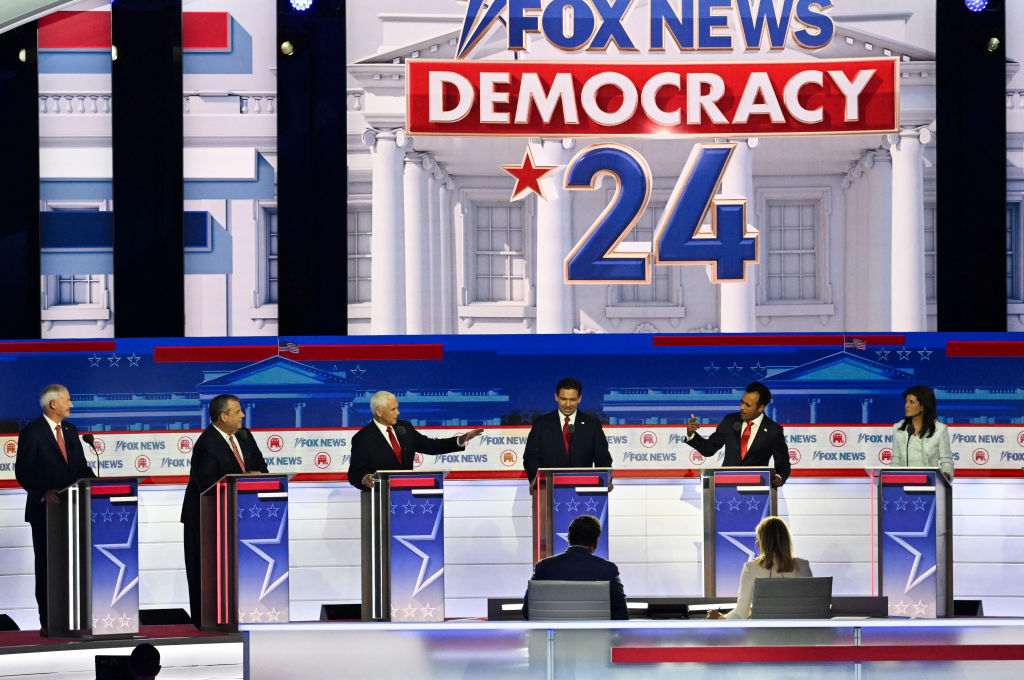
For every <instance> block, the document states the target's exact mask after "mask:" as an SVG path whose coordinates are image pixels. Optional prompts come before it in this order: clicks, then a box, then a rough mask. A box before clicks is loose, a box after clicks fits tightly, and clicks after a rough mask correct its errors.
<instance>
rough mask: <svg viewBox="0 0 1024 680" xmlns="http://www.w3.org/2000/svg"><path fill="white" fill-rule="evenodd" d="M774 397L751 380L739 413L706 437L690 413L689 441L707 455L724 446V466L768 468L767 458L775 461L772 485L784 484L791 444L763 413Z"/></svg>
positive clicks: (729, 417) (687, 432)
mask: <svg viewBox="0 0 1024 680" xmlns="http://www.w3.org/2000/svg"><path fill="white" fill-rule="evenodd" d="M771 400H772V393H771V390H769V389H768V388H767V387H765V386H764V385H762V384H761V383H759V382H752V383H750V384H749V385H747V388H746V390H745V391H744V394H743V398H742V400H740V410H739V412H738V413H730V414H729V415H727V416H726V417H725V418H723V419H722V422H721V423H719V425H718V429H716V430H715V431H714V432H713V433H712V434H711V436H710V437H708V438H707V439H705V438H704V437H701V436H700V435H699V434H697V429H698V428H699V427H700V425H699V424H698V423H697V417H696V416H694V415H693V414H690V421H689V422H688V423H687V424H686V443H687V444H689V445H690V446H692V447H693V448H695V449H697V451H698V452H699V453H700V455H702V456H705V457H709V456H713V455H715V454H716V453H718V450H719V449H720V448H722V447H723V446H725V458H723V459H722V465H723V466H725V467H731V466H734V465H736V466H739V465H746V466H752V467H767V466H768V461H769V460H773V461H774V462H775V478H774V479H773V480H772V486H782V485H783V484H785V483H786V480H787V479H788V478H789V470H790V466H789V447H788V446H787V445H786V437H785V436H784V435H783V431H782V426H781V425H779V424H778V423H776V422H775V421H774V420H772V419H771V418H769V417H768V416H766V415H765V414H764V407H765V406H767V405H768V402H770V401H771Z"/></svg>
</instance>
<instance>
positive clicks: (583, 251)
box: [565, 144, 758, 284]
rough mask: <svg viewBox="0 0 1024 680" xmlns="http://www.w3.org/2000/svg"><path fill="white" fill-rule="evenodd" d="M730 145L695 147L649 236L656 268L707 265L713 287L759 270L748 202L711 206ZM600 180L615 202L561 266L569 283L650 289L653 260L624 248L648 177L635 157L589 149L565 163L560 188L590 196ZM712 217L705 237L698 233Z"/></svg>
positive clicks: (618, 148)
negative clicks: (754, 267)
mask: <svg viewBox="0 0 1024 680" xmlns="http://www.w3.org/2000/svg"><path fill="white" fill-rule="evenodd" d="M735 148H736V145H735V144H698V145H696V146H695V147H694V149H693V151H692V152H691V153H690V157H689V159H688V160H687V161H686V165H685V166H684V167H683V171H682V172H681V173H680V175H679V179H678V180H677V181H676V186H675V188H674V189H673V190H672V195H671V197H670V198H669V201H668V204H667V205H666V206H665V210H664V212H663V213H662V215H661V219H660V220H659V222H658V226H657V228H656V229H655V233H654V262H655V263H656V264H673V265H680V264H705V265H710V266H711V279H712V281H713V282H715V283H721V282H728V281H743V280H745V279H746V265H747V263H756V262H757V252H758V251H757V236H758V234H757V231H756V230H754V229H752V228H749V227H748V226H747V201H746V199H745V198H739V199H723V198H718V199H716V198H715V191H716V189H717V188H718V186H719V185H720V184H721V182H722V177H723V176H724V175H725V169H726V167H727V166H728V164H729V159H730V158H731V157H732V153H733V150H734V149H735ZM603 175H610V176H611V177H613V178H614V180H615V182H616V190H615V196H614V197H613V198H612V200H611V202H610V203H609V204H608V206H607V207H606V208H605V209H604V211H603V212H602V213H601V215H600V216H599V217H598V218H597V220H596V221H595V222H594V223H593V224H592V225H591V226H590V228H589V229H588V230H587V232H586V233H585V234H584V235H583V238H581V239H580V240H579V242H578V243H577V244H576V247H575V248H573V249H572V251H571V252H570V253H569V254H568V255H567V256H566V258H565V281H566V283H602V284H606V283H649V282H650V280H651V253H650V252H637V251H636V250H635V249H634V250H630V249H629V247H628V244H623V243H622V240H623V239H624V238H625V237H626V236H627V235H628V234H629V232H630V231H631V230H632V229H633V227H634V226H635V225H636V223H637V220H639V219H640V216H641V215H643V213H644V211H645V210H646V209H647V203H648V202H649V200H650V196H651V170H650V167H649V166H648V165H647V162H646V161H645V160H644V159H643V157H642V156H640V155H639V154H638V153H637V152H636V151H634V150H633V149H630V148H628V147H625V146H622V145H619V144H596V145H594V146H590V147H587V148H586V149H584V150H582V151H581V152H580V153H578V154H576V156H575V157H574V158H573V159H572V160H571V161H570V162H569V165H568V167H567V169H566V173H565V187H566V189H570V190H583V189H590V190H593V189H595V188H596V187H597V182H598V180H599V179H600V178H601V177H602V176H603ZM709 211H711V229H710V231H701V225H702V224H703V223H704V219H705V217H706V216H707V214H708V212H709Z"/></svg>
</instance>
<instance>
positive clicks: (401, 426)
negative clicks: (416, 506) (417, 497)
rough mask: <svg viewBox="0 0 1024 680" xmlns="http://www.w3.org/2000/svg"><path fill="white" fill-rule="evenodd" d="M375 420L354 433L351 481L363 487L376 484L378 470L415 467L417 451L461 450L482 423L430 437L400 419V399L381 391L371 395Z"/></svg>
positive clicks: (370, 486) (480, 428) (362, 488)
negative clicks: (462, 431)
mask: <svg viewBox="0 0 1024 680" xmlns="http://www.w3.org/2000/svg"><path fill="white" fill-rule="evenodd" d="M370 410H371V411H372V412H373V420H371V421H370V422H369V424H367V425H366V426H365V427H364V428H363V429H361V430H359V432H357V433H356V435H355V436H354V437H352V459H351V462H350V463H349V466H348V481H349V483H350V484H352V486H354V487H356V488H357V489H359V490H360V491H368V490H369V489H372V488H373V473H375V472H376V471H377V470H412V464H413V460H414V459H415V457H416V454H417V453H427V454H430V455H432V456H438V455H441V454H442V453H451V452H453V451H461V450H462V449H464V448H465V447H466V442H468V441H469V440H470V439H472V438H473V437H476V436H477V435H479V434H480V433H481V432H483V431H484V429H483V428H482V427H478V428H476V429H475V430H470V431H469V432H467V433H465V434H463V435H459V436H458V437H448V438H446V439H431V438H430V437H427V436H425V435H422V434H420V433H419V432H417V431H416V428H414V427H413V426H412V423H410V422H409V421H408V420H399V419H398V415H399V411H398V399H396V398H395V395H393V394H391V393H390V392H384V391H380V392H377V393H376V394H374V395H373V396H372V397H370Z"/></svg>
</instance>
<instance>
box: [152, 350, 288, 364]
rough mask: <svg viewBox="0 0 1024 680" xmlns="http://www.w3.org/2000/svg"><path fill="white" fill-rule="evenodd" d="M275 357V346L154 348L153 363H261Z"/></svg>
mask: <svg viewBox="0 0 1024 680" xmlns="http://www.w3.org/2000/svg"><path fill="white" fill-rule="evenodd" d="M275 355H277V345H272V346H271V345H264V346H255V347H254V346H251V345H223V346H219V347H154V348H153V361H154V362H155V363H158V364H160V363H184V362H197V363H198V362H204V361H245V362H252V361H261V360H262V359H268V358H270V357H272V356H275Z"/></svg>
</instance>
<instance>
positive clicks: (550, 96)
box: [407, 0, 899, 137]
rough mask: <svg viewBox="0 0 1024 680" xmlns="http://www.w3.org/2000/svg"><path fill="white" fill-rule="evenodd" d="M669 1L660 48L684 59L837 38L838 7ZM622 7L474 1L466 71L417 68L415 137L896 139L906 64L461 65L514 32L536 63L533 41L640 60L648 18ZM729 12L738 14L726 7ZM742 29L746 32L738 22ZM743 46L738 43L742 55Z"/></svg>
mask: <svg viewBox="0 0 1024 680" xmlns="http://www.w3.org/2000/svg"><path fill="white" fill-rule="evenodd" d="M673 4H675V3H669V2H667V0H662V1H661V2H658V1H657V0H653V1H652V2H651V3H650V4H649V5H648V7H647V8H646V9H647V10H648V12H649V16H648V17H647V18H648V25H649V29H650V33H649V42H648V45H647V51H648V52H658V51H663V50H664V49H665V44H666V42H667V40H669V39H671V40H672V41H673V42H674V43H675V44H676V45H677V46H678V47H679V48H680V50H683V51H687V50H691V51H693V50H731V49H733V48H734V44H733V37H732V36H731V35H725V34H724V33H723V31H732V30H733V29H734V28H738V31H737V33H738V36H739V37H740V39H741V41H742V43H743V45H742V47H743V48H744V49H745V50H758V49H761V48H762V47H763V46H764V45H765V43H767V45H768V46H769V47H770V49H771V50H781V49H783V48H784V47H786V46H787V44H790V45H792V46H795V47H798V48H800V49H806V50H814V49H819V48H821V47H824V46H825V45H827V44H829V42H831V40H832V38H833V36H834V25H833V23H832V20H831V18H829V17H828V15H827V14H825V10H827V9H828V8H830V7H831V6H832V3H830V2H806V1H802V0H801V1H798V2H794V0H786V1H785V2H783V3H782V5H781V7H779V8H776V6H775V3H774V2H772V0H760V2H755V3H754V4H755V5H756V9H752V8H751V6H750V2H749V1H748V0H741V1H740V2H738V3H736V11H735V12H733V11H732V6H733V3H732V2H729V1H728V0H700V1H698V2H686V1H685V0H684V2H683V3H682V6H681V9H680V12H679V13H678V14H677V13H676V10H675V9H674V8H673V6H672V5H673ZM632 5H633V3H631V2H626V1H623V0H620V2H617V3H615V4H614V6H613V5H612V4H611V3H608V2H604V1H602V0H590V2H586V1H584V0H554V1H552V2H547V3H541V2H540V0H519V1H515V0H511V1H502V0H497V1H493V2H491V3H490V4H489V5H485V4H484V3H483V2H482V0H471V1H470V2H469V3H468V6H467V10H466V17H465V20H464V22H463V27H462V35H461V37H460V39H459V46H458V59H457V60H455V61H426V60H410V61H409V62H408V63H407V68H408V81H407V82H408V97H407V101H408V129H409V131H410V132H411V133H413V134H423V135H459V136H467V135H493V136H510V135H519V136H538V135H546V136H562V137H587V136H606V137H625V136H649V135H666V134H667V135H687V136H703V137H715V136H748V135H756V136H763V135H794V134H830V133H866V132H895V131H897V130H898V127H899V121H898V117H899V115H898V111H899V84H898V83H899V78H898V76H897V65H898V62H897V60H896V59H894V58H883V59H849V60H847V59H842V60H813V61H811V60H808V61H796V62H794V61H776V60H763V61H746V62H737V61H728V62H725V61H723V62H717V63H714V62H691V63H674V64H665V63H648V64H637V63H625V62H622V61H613V60H608V61H603V62H594V61H587V62H570V61H558V62H531V61H528V60H519V61H514V62H504V61H475V62H471V61H463V60H464V59H465V58H467V57H468V56H470V54H471V51H472V48H473V47H474V46H475V45H476V44H477V43H479V42H480V40H481V39H482V38H484V37H485V36H487V35H488V34H489V32H491V31H495V30H500V25H499V23H500V24H503V25H504V26H506V27H507V28H506V33H507V48H508V50H509V51H512V52H516V53H518V54H524V53H526V51H527V47H526V43H527V36H528V35H529V34H538V35H540V36H541V37H542V38H543V39H545V40H547V41H548V42H549V43H550V44H552V45H553V46H554V47H556V48H558V49H561V50H564V51H578V50H585V51H588V52H594V51H605V50H607V49H608V48H609V47H610V46H611V45H612V44H614V45H615V46H616V48H617V49H618V50H619V51H622V52H631V51H638V50H639V48H638V47H637V43H636V42H635V40H634V37H633V36H631V35H629V33H628V32H627V31H626V28H625V26H624V25H623V20H624V19H625V17H626V15H627V14H628V13H629V12H630V11H631V10H632V11H639V8H636V9H635V10H634V8H633V7H632ZM722 9H727V10H728V12H727V13H721V12H720V10H722ZM734 21H736V22H738V26H737V27H734V26H732V23H733V22H734ZM736 46H738V45H736Z"/></svg>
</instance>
